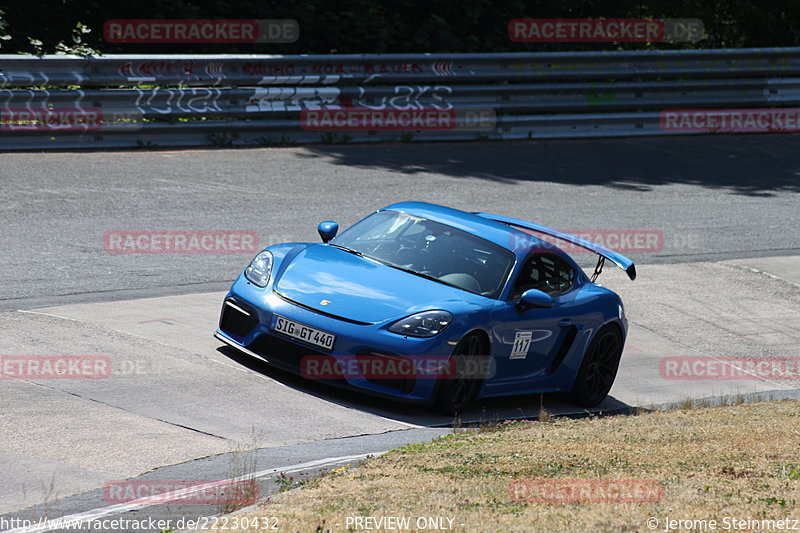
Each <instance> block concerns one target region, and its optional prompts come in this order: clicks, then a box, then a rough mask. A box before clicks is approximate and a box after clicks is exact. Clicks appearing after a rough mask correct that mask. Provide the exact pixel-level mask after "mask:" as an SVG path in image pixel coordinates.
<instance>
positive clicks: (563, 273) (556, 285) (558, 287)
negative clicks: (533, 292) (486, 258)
mask: <svg viewBox="0 0 800 533" xmlns="http://www.w3.org/2000/svg"><path fill="white" fill-rule="evenodd" d="M574 283H575V269H574V268H573V267H572V266H571V265H570V264H569V263H567V262H566V261H564V260H563V259H561V258H560V257H558V256H557V255H552V254H534V255H532V256H530V257H529V258H528V259H527V260H526V261H525V265H524V266H523V267H522V271H521V272H520V274H519V277H518V278H517V281H516V282H515V283H514V290H513V291H512V294H511V297H512V299H517V298H519V297H520V296H522V293H523V292H525V291H527V290H528V289H539V290H540V291H542V292H545V293H547V294H549V295H550V296H557V295H559V294H563V293H565V292H567V291H569V290H570V289H571V288H572V285H573V284H574Z"/></svg>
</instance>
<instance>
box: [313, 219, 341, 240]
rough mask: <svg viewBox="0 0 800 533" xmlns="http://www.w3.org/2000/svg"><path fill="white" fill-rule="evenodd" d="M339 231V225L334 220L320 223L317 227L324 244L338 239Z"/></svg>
mask: <svg viewBox="0 0 800 533" xmlns="http://www.w3.org/2000/svg"><path fill="white" fill-rule="evenodd" d="M337 231H339V224H337V223H336V222H334V221H333V220H326V221H325V222H320V223H319V226H317V233H319V236H320V238H321V239H322V242H328V241H329V240H331V239H333V238H334V237H336V232H337Z"/></svg>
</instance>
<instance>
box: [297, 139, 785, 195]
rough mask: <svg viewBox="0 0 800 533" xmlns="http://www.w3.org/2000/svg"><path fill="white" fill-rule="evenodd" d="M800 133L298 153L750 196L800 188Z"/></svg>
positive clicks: (374, 165) (518, 177) (457, 172)
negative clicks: (677, 186) (679, 186)
mask: <svg viewBox="0 0 800 533" xmlns="http://www.w3.org/2000/svg"><path fill="white" fill-rule="evenodd" d="M799 143H800V135H794V134H762V135H703V136H681V137H638V138H618V139H568V140H543V141H506V142H472V143H468V142H463V143H420V144H416V143H409V144H400V143H394V144H359V145H312V146H308V147H306V149H305V151H302V152H298V154H299V155H298V157H307V158H313V157H322V158H326V159H328V160H330V161H331V162H332V163H334V164H339V165H344V166H348V167H356V168H368V169H379V170H380V169H383V170H387V171H392V172H399V173H403V174H407V175H410V176H413V175H415V174H421V173H437V174H442V175H447V176H452V177H457V178H478V179H484V180H490V181H496V182H498V183H514V182H519V181H543V182H555V183H565V184H570V185H602V186H606V187H611V188H616V189H620V190H634V191H642V192H646V191H650V190H652V189H653V188H655V187H656V186H659V185H670V184H686V185H694V186H699V187H706V188H711V189H719V188H724V189H728V190H729V191H730V193H731V194H738V195H744V196H767V197H768V196H774V195H775V194H777V193H779V192H800V150H798V144H799Z"/></svg>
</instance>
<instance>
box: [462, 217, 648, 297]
mask: <svg viewBox="0 0 800 533" xmlns="http://www.w3.org/2000/svg"><path fill="white" fill-rule="evenodd" d="M474 214H475V215H478V216H479V217H481V218H485V219H488V220H494V221H496V222H502V223H504V224H509V225H511V226H517V227H519V228H524V229H529V230H532V231H536V232H538V233H544V234H545V235H550V236H551V237H555V238H556V239H561V240H563V241H568V242H571V243H572V244H574V245H576V246H580V247H581V248H585V249H587V250H590V251H592V252H594V253H596V254H597V255H599V256H600V259H599V260H598V262H597V267H596V268H595V273H594V275H593V276H592V281H594V280H595V279H596V278H597V276H598V275H599V274H600V272H601V271H602V270H603V262H604V260H605V259H608V260H609V261H611V262H612V263H614V264H615V265H617V266H618V267H620V268H621V269H622V270H624V271H625V273H626V274H628V277H629V278H630V279H632V280H634V279H636V265H634V264H633V261H631V260H630V259H628V258H627V257H625V256H624V255H622V254H620V253H617V252H615V251H614V250H612V249H610V248H606V247H605V246H603V245H602V244H597V243H594V242H592V241H587V240H586V239H581V238H580V237H578V236H577V235H571V234H569V233H564V232H563V231H558V230H557V229H553V228H548V227H547V226H542V225H540V224H534V223H533V222H528V221H527V220H522V219H519V218H512V217H505V216H502V215H492V214H490V213H474Z"/></svg>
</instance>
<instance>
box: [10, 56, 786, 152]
mask: <svg viewBox="0 0 800 533" xmlns="http://www.w3.org/2000/svg"><path fill="white" fill-rule="evenodd" d="M791 106H800V48H765V49H741V50H681V51H634V52H580V53H542V54H531V53H525V54H435V55H434V54H409V55H397V54H391V55H331V56H219V55H218V56H215V55H195V56H171V55H158V56H155V55H154V56H149V55H148V56H118V55H110V56H103V57H89V58H80V57H73V56H46V57H43V58H37V57H29V56H9V55H0V150H15V149H65V148H69V149H72V148H104V147H106V148H120V147H122V148H125V147H136V146H202V145H212V144H216V145H223V146H228V145H255V146H258V145H264V146H266V145H274V144H295V143H312V142H345V141H353V142H363V141H375V140H378V141H380V140H385V141H391V140H404V141H409V140H474V139H527V138H536V139H542V138H563V137H608V136H630V135H660V134H668V133H669V134H673V133H680V132H667V131H664V130H663V129H662V128H661V124H660V116H661V111H663V110H664V109H670V108H681V109H707V108H773V107H791ZM343 108H346V109H352V108H356V109H365V110H408V109H436V110H456V111H458V110H486V111H490V112H491V116H492V117H493V119H494V120H495V121H496V122H495V124H493V126H494V127H493V128H491V129H489V130H486V129H484V130H482V131H470V130H469V129H463V128H455V129H452V130H438V131H425V130H416V131H415V130H412V131H408V132H398V131H377V130H371V131H369V130H361V131H347V132H341V133H337V132H333V131H331V132H322V133H321V132H320V131H310V130H308V129H304V125H303V123H302V121H301V117H302V113H303V112H304V111H309V110H334V109H343ZM64 110H72V116H74V115H75V112H76V110H77V112H78V113H79V114H80V113H85V114H87V115H89V116H91V115H92V114H94V115H99V116H101V117H102V119H101V120H99V121H95V122H90V123H81V124H73V125H72V127H67V126H65V125H64V124H55V123H49V124H44V123H41V122H37V120H41V118H42V117H44V116H52V115H53V114H57V113H58V112H59V111H64ZM32 117H33V118H32ZM36 117H38V118H36Z"/></svg>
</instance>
